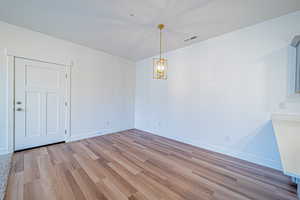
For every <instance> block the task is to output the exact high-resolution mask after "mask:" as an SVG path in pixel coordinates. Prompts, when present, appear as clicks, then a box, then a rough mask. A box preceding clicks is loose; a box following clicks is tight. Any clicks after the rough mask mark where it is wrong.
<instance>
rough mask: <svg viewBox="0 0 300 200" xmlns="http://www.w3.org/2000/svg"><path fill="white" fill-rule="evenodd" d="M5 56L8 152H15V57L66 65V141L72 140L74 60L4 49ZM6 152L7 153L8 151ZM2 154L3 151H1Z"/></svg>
mask: <svg viewBox="0 0 300 200" xmlns="http://www.w3.org/2000/svg"><path fill="white" fill-rule="evenodd" d="M4 56H5V58H6V69H7V74H6V76H7V77H6V78H7V94H6V95H7V97H6V98H7V105H6V113H7V115H6V125H7V130H6V131H7V133H6V134H7V149H6V152H7V153H12V152H14V149H15V148H14V139H15V123H14V122H15V117H14V113H15V109H14V99H15V58H22V59H27V60H33V61H38V62H44V63H50V64H55V65H59V66H63V67H66V75H67V79H66V102H67V106H66V107H65V109H66V110H65V113H66V122H65V130H67V134H66V135H65V142H68V141H70V138H71V105H72V104H71V78H72V74H71V72H72V67H73V65H74V64H73V61H72V60H71V61H69V62H66V61H64V62H61V61H51V60H48V59H43V58H39V57H35V56H31V55H24V54H17V53H16V52H11V51H8V50H7V49H4ZM6 152H5V153H6ZM0 154H1V152H0Z"/></svg>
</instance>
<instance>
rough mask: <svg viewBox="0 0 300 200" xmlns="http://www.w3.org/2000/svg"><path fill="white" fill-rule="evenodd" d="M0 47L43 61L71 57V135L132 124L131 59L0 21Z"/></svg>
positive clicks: (0, 116)
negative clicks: (72, 64) (72, 62)
mask: <svg viewBox="0 0 300 200" xmlns="http://www.w3.org/2000/svg"><path fill="white" fill-rule="evenodd" d="M0 48H7V49H8V50H9V51H11V52H16V53H18V54H20V55H29V56H34V58H40V59H42V60H45V59H47V60H48V61H57V62H63V63H66V62H69V61H70V60H73V61H74V67H73V69H72V83H71V85H72V89H71V99H72V110H71V131H72V137H73V138H74V139H76V138H81V137H85V136H89V135H94V134H95V133H100V134H101V133H104V132H114V131H119V130H123V129H129V128H133V127H134V84H135V64H134V63H133V62H131V61H128V60H125V59H122V58H119V57H115V56H112V55H109V54H106V53H104V52H101V51H96V50H92V49H89V48H86V47H83V46H80V45H76V44H73V43H70V42H67V41H63V40H59V39H56V38H53V37H50V36H47V35H44V34H41V33H37V32H33V31H30V30H26V29H23V28H20V27H16V26H12V25H9V24H6V23H3V22H0ZM1 55H2V52H1ZM4 59H5V58H4V57H3V56H0V61H1V62H0V63H1V66H0V70H1V71H0V72H1V73H0V78H1V79H0V81H1V82H0V89H1V90H0V92H1V96H0V103H1V104H0V106H1V107H0V109H1V110H0V128H1V130H0V150H2V151H3V150H4V149H6V142H5V141H6V137H7V135H6V127H5V116H6V113H5V100H6V96H5V95H6V66H5V61H4Z"/></svg>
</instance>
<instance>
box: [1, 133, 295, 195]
mask: <svg viewBox="0 0 300 200" xmlns="http://www.w3.org/2000/svg"><path fill="white" fill-rule="evenodd" d="M11 199H24V200H49V199H50V200H55V199H61V200H69V199H70V200H72V199H78V200H82V199H111V200H125V199H129V200H136V199H141V200H156V199H160V200H179V199H190V200H202V199H218V200H235V199H237V200H246V199H257V200H264V199H269V200H276V199H278V200H285V199H288V200H293V199H296V186H295V185H293V184H292V183H291V182H290V179H289V178H288V177H286V176H284V175H283V174H282V173H281V172H279V171H276V170H272V169H269V168H265V167H261V166H258V165H255V164H252V163H248V162H245V161H241V160H238V159H235V158H231V157H228V156H225V155H221V154H217V153H213V152H210V151H207V150H203V149H200V148H196V147H193V146H190V145H187V144H183V143H180V142H176V141H173V140H170V139H166V138H162V137H159V136H155V135H152V134H149V133H145V132H142V131H138V130H130V131H124V132H120V133H115V134H110V135H105V136H100V137H96V138H92V139H87V140H82V141H79V142H74V143H66V144H65V143H63V144H57V145H52V146H47V147H41V148H37V149H33V150H28V151H23V152H19V153H16V154H15V155H14V159H13V168H12V171H11V175H10V178H9V185H8V191H7V195H6V200H11Z"/></svg>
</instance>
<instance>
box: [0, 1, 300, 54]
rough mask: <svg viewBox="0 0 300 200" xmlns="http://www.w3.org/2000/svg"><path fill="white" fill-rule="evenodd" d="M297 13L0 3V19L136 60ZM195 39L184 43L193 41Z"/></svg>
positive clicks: (204, 5) (286, 6) (274, 4)
mask: <svg viewBox="0 0 300 200" xmlns="http://www.w3.org/2000/svg"><path fill="white" fill-rule="evenodd" d="M297 10H300V0H50V1H49V0H21V1H20V0H0V20H2V21H5V22H7V23H10V24H15V25H18V26H22V27H25V28H29V29H31V30H34V31H38V32H42V33H45V34H48V35H51V36H54V37H57V38H61V39H65V40H68V41H72V42H74V43H78V44H81V45H85V46H88V47H91V48H94V49H98V50H102V51H105V52H107V53H110V54H113V55H117V56H121V57H124V58H128V59H131V60H140V59H143V58H147V57H150V56H154V55H157V54H158V52H159V32H158V29H157V28H156V27H157V24H159V23H164V24H165V25H166V30H165V32H164V35H163V36H164V37H165V43H166V45H165V49H164V50H165V51H169V50H173V49H177V48H181V47H184V46H187V45H190V44H192V43H195V42H199V41H201V40H206V39H208V38H211V37H215V36H218V35H221V34H224V33H227V32H231V31H233V30H236V29H239V28H242V27H246V26H249V25H253V24H256V23H259V22H262V21H265V20H267V19H271V18H274V17H278V16H281V15H284V14H287V13H290V12H293V11H297ZM195 35H196V36H198V37H197V39H194V40H190V41H187V42H184V40H185V39H187V38H190V37H192V36H195Z"/></svg>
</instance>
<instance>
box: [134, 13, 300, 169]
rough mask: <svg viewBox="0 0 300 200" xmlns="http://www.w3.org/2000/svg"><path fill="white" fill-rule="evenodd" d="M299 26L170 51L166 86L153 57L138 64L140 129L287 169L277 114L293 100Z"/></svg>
mask: <svg viewBox="0 0 300 200" xmlns="http://www.w3.org/2000/svg"><path fill="white" fill-rule="evenodd" d="M299 21H300V12H297V13H292V14H290V15H287V16H283V17H280V18H277V19H274V20H270V21H266V22H264V23H261V24H258V25H255V26H252V27H248V28H245V29H241V30H238V31H235V32H232V33H229V34H225V35H223V36H220V37H216V38H213V39H210V40H207V41H203V42H200V43H197V44H195V45H192V46H189V47H187V48H182V49H179V50H176V51H172V52H169V53H167V54H166V57H167V58H168V60H169V78H168V80H167V81H158V80H152V58H149V59H145V60H142V61H139V62H138V63H137V67H136V70H137V71H136V104H135V127H136V128H138V129H142V130H146V131H150V132H153V133H156V134H159V135H162V136H165V137H169V138H173V139H177V140H179V141H183V142H186V143H190V144H194V145H196V146H199V147H203V148H207V149H211V150H213V151H217V152H221V153H225V154H229V155H233V156H235V157H238V158H241V159H245V160H248V161H251V162H255V163H258V164H262V165H265V166H269V167H272V168H276V169H281V164H280V157H279V153H278V149H277V144H276V141H275V136H274V131H273V127H272V124H271V121H270V113H271V112H272V111H275V110H276V109H277V108H278V105H279V104H280V103H281V102H283V101H285V98H286V95H287V66H288V63H289V51H290V49H289V47H288V46H289V44H290V42H291V40H292V39H293V36H295V35H298V34H299V33H300V23H299ZM204 28H205V27H204ZM282 106H283V105H282Z"/></svg>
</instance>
